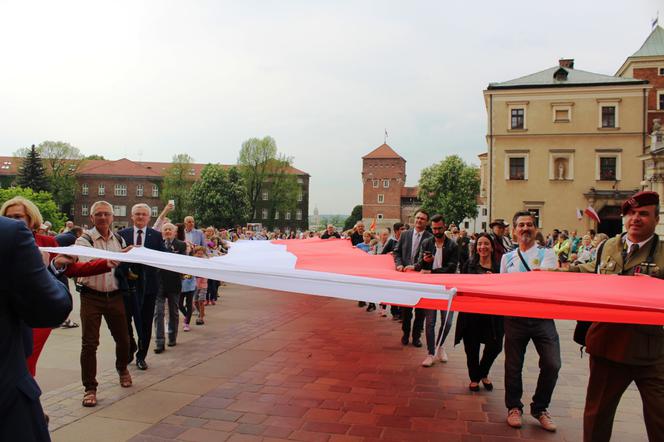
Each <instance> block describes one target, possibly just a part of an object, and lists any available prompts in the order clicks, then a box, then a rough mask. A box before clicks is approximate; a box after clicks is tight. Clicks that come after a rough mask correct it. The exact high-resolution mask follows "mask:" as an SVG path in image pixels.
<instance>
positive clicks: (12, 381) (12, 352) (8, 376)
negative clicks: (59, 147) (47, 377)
mask: <svg viewBox="0 0 664 442" xmlns="http://www.w3.org/2000/svg"><path fill="white" fill-rule="evenodd" d="M0 274H1V278H2V284H0V354H2V357H1V358H0V391H1V392H2V393H1V394H0V440H43V439H41V438H42V437H48V430H47V429H46V422H45V420H44V416H43V412H41V407H40V406H39V403H38V401H39V396H40V394H41V391H40V390H39V387H38V386H37V383H36V382H35V380H34V379H33V378H32V376H30V373H29V372H28V367H27V364H26V362H25V355H26V351H25V347H24V342H23V341H24V339H26V338H27V336H26V333H25V331H26V329H27V327H26V325H25V324H27V326H29V327H56V326H58V325H59V324H62V322H63V321H64V320H65V319H67V316H69V313H70V312H71V309H72V299H71V296H70V295H69V292H68V291H67V289H66V288H65V286H64V285H63V284H62V283H60V282H59V281H57V280H56V279H55V277H53V275H51V274H50V273H49V272H48V271H47V270H46V267H45V266H44V263H43V261H42V257H41V254H40V253H39V249H38V248H37V246H36V244H35V240H34V237H33V236H32V232H30V231H29V230H28V228H27V227H26V226H25V224H24V223H22V222H20V221H14V220H11V219H8V218H4V217H0ZM31 344H32V343H31V342H30V346H31ZM34 403H36V405H31V404H34ZM40 413H41V415H40ZM42 423H43V425H42ZM37 424H39V425H37ZM44 435H45V436H44Z"/></svg>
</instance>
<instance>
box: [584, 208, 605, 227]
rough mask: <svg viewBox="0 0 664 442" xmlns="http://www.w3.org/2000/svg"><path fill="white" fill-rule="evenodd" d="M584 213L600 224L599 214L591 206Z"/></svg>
mask: <svg viewBox="0 0 664 442" xmlns="http://www.w3.org/2000/svg"><path fill="white" fill-rule="evenodd" d="M583 213H584V214H585V215H586V216H587V217H588V218H590V219H594V220H595V221H597V222H598V223H600V222H601V221H600V219H599V215H598V214H597V212H595V209H593V208H592V207H591V206H588V207H587V208H586V210H584V211H583Z"/></svg>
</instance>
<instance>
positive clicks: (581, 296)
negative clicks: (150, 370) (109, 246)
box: [42, 239, 664, 325]
mask: <svg viewBox="0 0 664 442" xmlns="http://www.w3.org/2000/svg"><path fill="white" fill-rule="evenodd" d="M42 250H45V251H49V252H53V253H66V254H69V255H79V256H86V257H93V258H107V259H114V260H118V261H124V262H130V263H140V264H145V265H149V266H153V267H158V268H162V269H166V270H171V271H175V272H178V273H184V274H191V275H196V276H201V277H205V278H211V279H215V280H221V281H227V282H232V283H236V284H242V285H248V286H254V287H262V288H267V289H274V290H283V291H288V292H295V293H305V294H310V295H320V296H332V297H336V298H342V299H352V300H364V301H368V302H376V303H378V302H383V303H387V304H395V305H407V306H416V307H419V308H428V309H437V310H446V309H447V308H448V306H449V305H450V302H451V308H452V310H456V311H462V312H473V313H484V314H496V315H508V316H524V317H533V318H556V319H578V320H587V321H606V322H622V323H637V324H656V325H662V324H664V297H662V296H661V294H662V293H664V281H663V280H660V279H656V278H649V277H634V276H613V275H596V274H580V273H561V272H526V273H512V274H489V275H459V274H422V273H419V272H397V271H395V270H394V261H393V258H392V256H391V255H377V256H376V255H369V254H367V253H364V252H363V251H361V250H359V249H356V248H354V247H352V246H351V245H350V242H349V241H347V240H340V239H331V240H321V239H308V240H287V241H239V242H236V243H233V245H232V247H231V248H230V253H229V254H228V255H226V256H221V257H215V258H212V259H201V258H194V257H190V256H182V255H176V254H172V253H163V252H156V251H154V250H149V249H146V248H142V247H141V248H134V249H132V250H131V251H129V252H128V253H115V252H108V251H105V250H99V249H93V248H91V247H82V246H72V247H63V248H43V249H42ZM455 295H456V296H455Z"/></svg>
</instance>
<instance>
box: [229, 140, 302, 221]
mask: <svg viewBox="0 0 664 442" xmlns="http://www.w3.org/2000/svg"><path fill="white" fill-rule="evenodd" d="M237 162H238V166H239V168H240V172H241V173H242V177H243V178H244V183H245V186H246V189H247V197H248V198H249V208H250V213H251V218H256V206H257V205H258V200H259V198H260V197H261V195H262V192H263V190H264V189H266V188H267V189H268V192H269V193H270V194H271V196H270V197H269V199H268V201H270V208H271V212H272V213H271V214H270V215H271V216H270V219H274V216H273V215H274V212H275V211H277V210H279V211H282V212H283V211H288V210H292V209H293V208H295V205H296V204H297V197H298V194H299V192H300V189H299V185H298V183H297V177H295V176H294V175H293V174H292V173H291V165H292V163H293V159H292V158H290V157H287V156H285V155H282V154H279V153H278V152H277V143H276V141H275V140H274V138H272V137H270V136H267V137H264V138H250V139H248V140H247V141H245V142H244V143H242V148H241V149H240V155H239V157H238V161H237Z"/></svg>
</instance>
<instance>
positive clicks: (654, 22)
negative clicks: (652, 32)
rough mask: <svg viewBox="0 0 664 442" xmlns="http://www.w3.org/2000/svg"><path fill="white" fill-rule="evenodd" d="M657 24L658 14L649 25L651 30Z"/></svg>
mask: <svg viewBox="0 0 664 442" xmlns="http://www.w3.org/2000/svg"><path fill="white" fill-rule="evenodd" d="M657 22H659V12H658V13H657V17H655V18H653V19H652V22H651V25H652V28H653V29H655V27H656V26H657Z"/></svg>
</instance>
